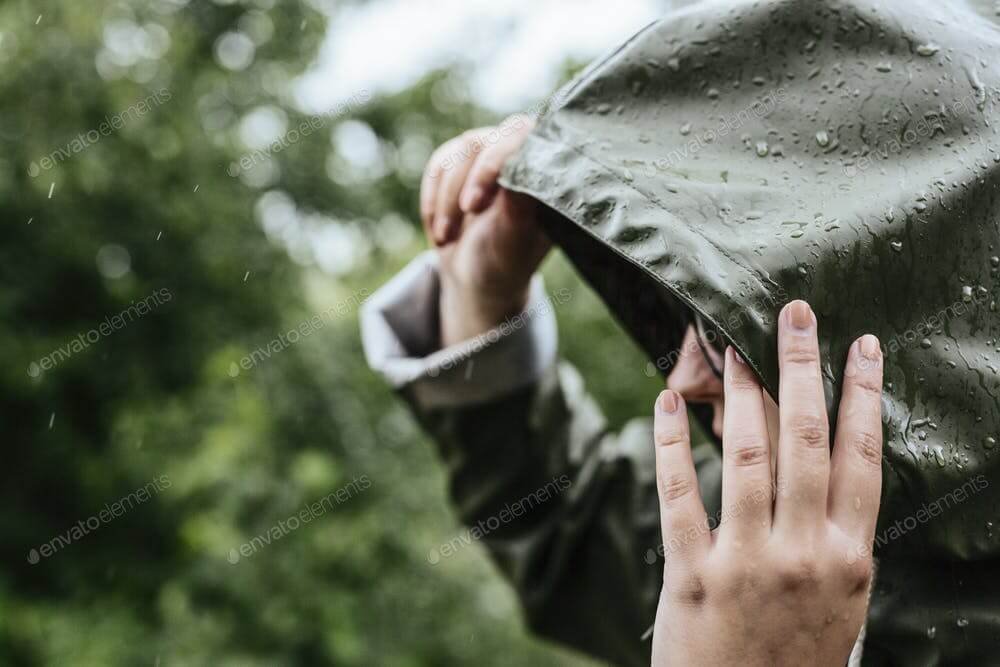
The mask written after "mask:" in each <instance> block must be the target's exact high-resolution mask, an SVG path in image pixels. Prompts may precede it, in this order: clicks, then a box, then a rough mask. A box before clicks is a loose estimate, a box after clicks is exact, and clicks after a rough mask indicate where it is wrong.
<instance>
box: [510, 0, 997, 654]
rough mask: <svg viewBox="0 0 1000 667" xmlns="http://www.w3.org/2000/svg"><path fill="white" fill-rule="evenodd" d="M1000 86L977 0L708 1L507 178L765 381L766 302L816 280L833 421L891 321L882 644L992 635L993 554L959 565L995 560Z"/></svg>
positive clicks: (619, 278) (770, 318)
mask: <svg viewBox="0 0 1000 667" xmlns="http://www.w3.org/2000/svg"><path fill="white" fill-rule="evenodd" d="M980 5H981V6H982V7H983V11H984V12H985V13H986V14H987V15H989V16H992V15H993V13H994V9H993V6H992V5H989V6H985V5H982V3H980ZM998 103H1000V31H998V29H997V27H996V26H995V25H994V23H993V22H992V21H991V20H988V19H987V18H985V17H984V16H983V15H982V14H977V13H974V12H973V10H972V9H969V8H967V7H966V6H965V5H964V4H963V3H936V2H935V3H932V2H911V3H902V2H890V3H869V2H853V3H837V2H813V1H809V2H806V1H799V2H783V3H774V4H767V3H757V4H739V5H725V6H720V5H714V6H712V7H695V8H693V9H691V10H688V11H687V12H686V13H684V14H681V15H675V16H673V17H671V18H669V19H667V20H664V21H661V22H659V23H656V24H653V25H652V26H650V27H648V28H647V29H646V30H644V31H643V32H641V33H640V34H639V35H637V36H636V37H634V38H633V39H632V40H631V41H630V42H629V43H628V44H626V45H624V46H623V47H622V48H621V49H620V50H619V51H617V52H616V53H614V54H612V55H611V56H610V57H609V58H607V59H606V60H604V61H602V62H600V63H598V64H597V65H595V66H593V67H592V68H591V69H589V70H588V71H587V72H585V73H584V74H583V75H581V77H580V78H579V79H578V80H577V81H576V82H575V84H574V85H572V86H571V87H569V88H568V89H567V91H566V93H565V97H564V100H563V106H562V108H560V109H559V110H558V111H556V112H554V113H552V114H550V115H549V116H548V117H547V118H546V120H545V121H544V122H543V123H542V124H541V125H540V127H539V128H538V129H537V130H536V132H535V133H534V135H533V136H532V137H531V138H530V140H529V142H528V144H527V145H526V147H525V149H524V150H523V152H522V153H521V155H520V156H519V158H518V160H516V161H515V162H514V163H513V164H512V165H509V168H508V170H507V172H506V174H505V178H506V182H507V184H508V185H509V186H510V187H512V188H514V189H518V190H521V191H524V192H527V193H530V194H532V195H533V196H535V197H536V198H538V199H540V200H542V201H543V202H545V203H547V204H548V205H549V206H551V207H552V208H553V209H555V210H557V211H559V212H561V213H562V214H563V215H564V216H566V218H568V219H569V220H571V221H572V222H570V221H569V220H566V219H564V218H559V217H557V216H553V220H551V221H550V223H549V224H550V229H551V233H552V235H553V236H554V238H555V239H556V240H557V242H559V243H560V245H561V246H562V247H563V248H564V250H565V251H566V252H567V254H568V255H569V256H570V258H571V259H572V260H573V261H574V263H575V264H576V265H577V266H578V267H579V268H580V270H581V272H582V273H583V274H584V275H585V277H586V278H587V279H588V280H589V281H590V282H591V283H592V284H593V285H594V286H595V288H596V289H597V290H598V292H599V293H601V294H602V296H603V297H604V298H605V300H606V301H607V302H608V303H609V306H610V307H611V308H612V310H614V311H615V313H616V314H617V315H618V316H619V317H620V318H621V319H622V320H623V322H625V324H626V326H627V327H628V328H629V330H630V331H631V332H632V333H633V335H634V336H635V337H636V338H637V340H639V342H640V343H641V344H642V345H643V346H644V348H645V349H646V350H647V351H648V352H649V353H650V355H651V357H653V358H660V357H669V355H670V352H671V350H672V349H674V348H675V347H676V345H677V342H678V340H679V330H678V327H679V326H680V325H681V320H680V319H679V318H678V317H677V316H676V315H674V314H672V313H669V312H666V311H669V310H671V309H673V310H675V311H676V310H678V308H677V306H676V303H677V299H680V300H681V301H683V302H685V303H688V304H690V305H692V306H693V307H695V308H696V309H698V310H699V311H701V312H702V313H703V314H704V315H705V316H706V317H707V318H708V319H710V320H711V321H712V322H713V323H714V324H715V325H717V326H718V327H719V328H721V329H722V330H724V331H725V332H727V334H728V335H729V337H730V339H731V341H732V343H733V344H734V345H736V346H737V347H738V349H739V350H741V351H742V353H743V354H744V356H745V357H747V358H748V360H749V361H750V362H751V364H752V365H753V366H754V368H755V369H757V371H758V373H759V374H760V376H761V377H762V379H763V380H764V382H765V384H766V386H767V387H768V388H769V390H770V391H771V392H772V394H774V393H776V392H775V391H774V390H775V388H776V382H777V365H776V358H775V340H776V338H775V336H776V325H775V320H774V318H775V316H776V315H777V312H778V310H779V309H780V306H781V305H782V304H783V303H785V302H787V301H789V300H791V299H795V298H801V299H805V300H807V301H808V302H809V303H810V304H811V305H812V306H813V308H814V309H815V311H816V313H817V316H818V318H819V322H820V335H821V345H822V347H823V352H824V361H825V366H824V369H825V370H824V376H825V384H826V388H827V396H828V402H829V405H830V407H831V416H832V417H835V412H833V408H834V406H835V405H836V397H837V395H838V392H839V387H840V381H841V377H840V374H841V369H842V368H843V367H844V361H845V359H846V356H847V349H848V346H849V345H850V344H851V343H852V342H853V341H854V340H855V338H857V337H858V336H859V335H861V334H863V333H874V334H876V335H877V336H878V337H879V338H880V340H881V341H882V345H883V350H884V353H885V381H886V384H885V394H884V399H883V416H884V424H883V427H884V433H885V445H884V458H883V461H884V464H883V468H884V475H885V477H884V479H885V483H884V501H883V507H882V512H881V516H880V524H879V532H878V535H879V536H881V538H882V539H881V542H878V543H877V553H879V554H880V555H881V557H882V559H883V568H889V569H891V570H892V574H891V575H887V576H886V577H885V579H884V580H883V581H884V582H888V583H880V586H881V589H880V590H877V592H876V601H875V602H874V603H873V611H872V621H871V625H872V627H871V628H870V629H869V637H870V644H871V645H872V647H873V648H872V653H871V655H872V656H877V655H880V650H881V649H879V648H878V646H879V645H880V642H881V641H882V638H888V637H890V636H893V637H895V639H894V640H892V641H889V640H888V639H886V641H888V642H889V644H888V646H890V649H887V650H888V651H889V653H890V654H893V651H894V650H895V649H891V646H894V645H897V644H898V645H899V650H900V651H904V649H903V647H902V644H900V642H899V638H900V637H906V638H907V640H910V639H912V641H913V644H912V645H910V646H907V647H906V648H905V653H895V654H894V655H896V657H897V658H899V657H900V656H903V655H905V656H906V659H907V662H912V661H916V662H920V661H923V660H931V661H934V660H939V661H950V660H959V659H973V658H974V657H975V656H980V655H985V653H980V651H984V650H985V647H986V646H992V647H993V648H994V649H995V648H996V647H997V642H998V641H1000V640H998V638H997V637H998V635H1000V591H998V590H995V589H1000V560H995V561H993V562H994V563H996V567H992V568H990V567H984V565H985V564H980V565H977V566H975V567H973V566H972V565H969V566H968V568H967V569H966V570H963V561H982V560H986V559H997V558H998V557H1000V531H997V530H995V529H994V528H993V524H994V523H995V522H996V520H997V516H996V515H997V509H998V500H1000V450H998V448H997V447H996V442H997V438H1000V374H998V372H1000V317H998V312H997V311H998V306H997V300H998V299H1000V230H998V221H1000V201H998V188H997V185H998V181H1000V137H998V136H997V132H996V128H997V126H998V125H997V123H998V121H1000V114H998V106H997V105H998ZM661 368H662V366H661ZM942 505H943V506H944V507H942ZM933 506H937V507H938V508H939V509H940V510H941V511H940V512H938V513H937V514H936V515H934V516H930V513H931V512H933V510H932V509H930V508H931V507H933ZM916 559H935V563H936V565H934V566H933V567H931V565H930V564H924V565H922V566H919V567H918V566H917V565H915V564H914V561H915V560H916ZM931 570H933V571H938V572H940V577H938V578H935V580H934V581H929V580H927V577H928V576H929V575H928V572H929V571H931ZM911 571H912V574H907V573H908V572H911ZM990 573H992V574H990ZM970 576H971V579H970ZM941 577H944V579H942V578H941ZM901 582H909V587H908V588H900V586H901V585H902V584H901ZM887 587H888V588H887ZM990 591H992V593H991V592H990ZM918 615H919V617H918ZM960 621H964V623H962V622H960ZM931 628H933V630H931ZM903 643H904V644H905V643H907V642H903ZM994 655H995V654H994ZM874 659H875V657H872V658H870V660H874Z"/></svg>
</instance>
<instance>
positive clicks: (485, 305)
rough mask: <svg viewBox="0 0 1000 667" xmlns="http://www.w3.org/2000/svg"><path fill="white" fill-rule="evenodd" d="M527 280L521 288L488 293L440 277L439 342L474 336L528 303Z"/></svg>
mask: <svg viewBox="0 0 1000 667" xmlns="http://www.w3.org/2000/svg"><path fill="white" fill-rule="evenodd" d="M529 286H530V282H529V283H528V284H526V285H524V287H522V288H518V289H514V290H506V291H503V292H501V293H491V292H486V291H484V290H477V289H468V288H462V287H461V286H458V285H455V284H452V283H449V281H447V280H442V281H441V296H440V304H439V308H440V326H441V346H442V347H449V346H451V345H455V344H456V343H461V342H462V341H466V340H469V339H470V338H475V337H476V336H479V335H481V334H484V333H486V332H487V331H489V330H491V329H493V328H495V327H497V326H499V325H500V324H501V323H503V321H504V320H506V319H508V318H511V317H513V316H515V315H517V314H518V313H520V312H522V311H523V310H524V308H525V306H526V305H527V303H528V295H529Z"/></svg>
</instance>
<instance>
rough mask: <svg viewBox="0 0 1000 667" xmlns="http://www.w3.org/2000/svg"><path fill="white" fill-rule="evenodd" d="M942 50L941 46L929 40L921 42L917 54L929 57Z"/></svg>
mask: <svg viewBox="0 0 1000 667" xmlns="http://www.w3.org/2000/svg"><path fill="white" fill-rule="evenodd" d="M940 50H941V47H940V46H938V45H937V44H932V43H930V42H928V43H927V44H921V45H920V46H918V47H917V55H921V56H923V57H925V58H929V57H930V56H933V55H934V54H935V53H937V52H938V51H940Z"/></svg>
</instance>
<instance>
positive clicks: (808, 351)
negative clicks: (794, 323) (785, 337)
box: [781, 341, 819, 367]
mask: <svg viewBox="0 0 1000 667" xmlns="http://www.w3.org/2000/svg"><path fill="white" fill-rule="evenodd" d="M781 359H782V361H784V362H785V363H786V364H792V365H796V366H817V367H818V366H819V350H818V349H817V347H816V342H815V341H811V342H806V341H793V342H788V343H786V344H785V349H784V351H783V352H782V355H781Z"/></svg>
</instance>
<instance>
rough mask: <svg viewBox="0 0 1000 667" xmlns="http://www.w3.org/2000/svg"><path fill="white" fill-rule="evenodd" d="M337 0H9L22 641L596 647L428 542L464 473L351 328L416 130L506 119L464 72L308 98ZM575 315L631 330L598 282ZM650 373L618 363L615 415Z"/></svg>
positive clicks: (128, 656) (256, 656)
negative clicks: (520, 607)
mask: <svg viewBox="0 0 1000 667" xmlns="http://www.w3.org/2000/svg"><path fill="white" fill-rule="evenodd" d="M319 4H320V3H319V0H315V1H313V2H307V1H305V0H287V1H285V2H275V1H274V0H225V1H223V0H217V1H216V2H208V1H205V0H200V1H199V0H195V1H192V2H190V3H189V2H187V1H186V0H149V1H146V2H139V1H125V0H119V1H115V2H111V1H107V2H78V1H76V0H51V1H50V2H47V3H44V4H42V5H38V4H35V3H29V2H13V3H4V4H3V5H0V65H2V67H0V144H2V150H0V176H2V178H0V188H2V202H3V204H2V205H3V217H4V224H3V227H2V232H0V233H2V235H3V243H2V244H0V253H2V257H0V276H2V279H0V317H2V320H3V322H4V323H5V326H4V327H2V328H0V345H2V346H3V349H4V350H5V351H6V352H7V362H6V363H4V364H3V365H2V366H0V396H2V403H0V406H2V407H0V410H2V413H0V415H2V417H0V418H2V424H3V430H4V436H5V437H4V441H5V447H4V454H5V464H4V465H3V467H2V472H0V494H2V495H0V498H2V503H0V528H2V534H3V536H4V539H3V540H2V542H0V562H2V563H3V568H2V570H0V664H5V665H6V664H11V665H18V664H53V665H56V664H58V665H64V664H69V665H119V664H120V665H133V664H135V665H139V664H143V665H154V664H160V665H207V664H212V665H257V664H259V665H265V664H266V665H324V664H337V665H372V664H378V665H423V664H427V665H441V664H467V663H470V662H477V663H483V664H511V665H514V664H517V665H520V664H543V663H544V664H560V663H565V664H570V663H571V662H572V663H574V664H579V660H578V659H577V658H575V657H574V658H572V659H571V658H570V657H569V656H568V655H567V654H565V653H562V652H558V651H555V650H553V649H551V648H549V647H546V646H543V645H541V644H538V643H536V642H534V641H533V640H530V639H528V638H526V636H525V635H524V632H523V630H522V629H521V627H520V624H519V622H518V617H517V614H516V610H515V603H514V601H513V598H512V596H511V594H510V592H509V591H508V590H507V589H506V588H505V587H504V586H503V585H502V583H501V582H500V580H499V579H498V577H497V575H496V574H495V573H494V572H493V571H492V570H491V569H490V568H489V566H488V564H487V563H486V562H485V560H484V558H483V556H482V552H481V551H480V550H479V549H478V547H475V546H472V547H469V548H468V549H466V550H465V551H464V552H463V553H461V554H459V555H457V556H455V557H453V558H452V559H450V560H448V561H446V562H441V563H438V564H434V565H432V564H431V563H430V562H429V561H428V559H427V554H428V551H429V550H430V549H431V548H433V547H435V546H438V545H439V544H440V543H441V542H444V541H447V540H449V539H451V537H453V536H454V534H455V532H456V531H458V527H457V525H456V523H455V521H454V519H453V518H452V516H451V514H450V513H449V511H448V509H447V505H446V502H445V498H444V492H443V487H444V484H443V478H442V474H441V471H440V470H438V468H437V466H436V462H435V460H434V458H433V456H432V454H431V448H430V447H428V446H427V445H426V443H423V442H421V440H422V438H421V436H420V434H419V433H417V431H416V430H415V427H414V426H413V423H412V421H410V419H409V418H408V417H407V416H406V415H405V414H404V412H403V411H402V409H401V408H400V407H399V405H398V404H397V403H396V402H395V401H394V400H393V399H392V396H391V394H390V392H389V391H388V390H387V389H386V388H385V387H384V386H382V384H381V383H380V382H379V381H378V380H377V379H376V378H374V377H373V376H372V375H371V374H370V373H369V372H368V371H367V369H366V367H365V365H364V361H363V358H362V353H361V349H360V343H359V341H358V340H357V322H356V315H357V306H358V303H359V302H360V301H361V300H363V299H364V297H365V296H366V295H367V294H369V293H370V292H371V291H373V290H374V288H375V287H376V286H377V285H378V284H380V283H381V282H383V281H384V280H385V279H386V278H387V277H388V276H389V275H391V273H392V272H394V271H395V270H397V269H398V268H399V267H400V266H401V265H402V264H403V263H404V261H405V260H406V259H407V258H408V257H409V256H412V254H413V253H414V252H415V251H416V250H417V248H418V247H419V244H420V241H419V238H418V235H419V229H418V226H417V225H416V224H415V221H414V220H413V215H412V214H413V211H414V210H415V208H416V187H417V183H418V179H419V173H420V169H421V167H422V163H423V160H424V159H426V157H427V154H428V153H429V152H430V150H431V148H433V146H435V145H436V144H438V143H440V142H442V141H444V140H445V139H447V138H449V137H451V136H453V135H454V134H456V133H457V132H459V131H461V130H463V129H465V128H468V127H470V126H473V125H478V124H482V123H485V122H490V121H495V120H496V119H495V118H493V117H492V116H491V115H490V114H488V113H486V112H484V111H482V110H481V109H478V108H477V107H476V105H475V104H473V103H472V102H470V101H469V100H468V96H467V94H466V93H465V92H464V89H463V84H462V77H461V76H460V73H458V72H455V71H452V72H440V73H434V74H432V75H429V76H428V77H427V78H426V79H425V80H423V81H421V82H419V83H418V84H416V85H415V86H413V87H412V88H411V89H409V90H407V91H404V92H402V93H400V94H398V95H394V96H389V97H381V98H377V99H372V97H371V92H372V91H358V94H357V97H356V98H355V102H358V101H359V100H360V102H358V103H356V104H354V105H353V106H350V108H345V109H342V111H344V112H345V113H343V114H341V115H339V116H338V115H329V116H326V117H323V118H319V119H313V118H310V117H308V116H306V115H304V114H302V113H300V112H298V111H296V110H295V108H294V107H293V105H292V103H291V97H290V92H289V85H290V82H291V79H292V77H293V76H295V75H296V74H298V73H300V72H301V71H302V70H303V69H304V68H305V67H306V65H307V64H308V63H309V62H310V61H311V60H312V59H313V58H314V56H315V53H316V50H317V48H318V44H319V42H320V40H321V38H322V35H323V33H324V30H325V22H326V20H327V18H326V17H327V15H329V14H332V13H334V12H335V10H336V7H335V6H333V5H332V4H331V3H325V4H326V5H327V6H325V8H324V12H320V11H318V10H317V6H318V5H319ZM373 48H380V47H377V46H373ZM307 126H308V127H310V128H312V130H313V131H311V132H310V133H309V135H308V136H306V133H305V132H300V133H299V134H298V135H292V131H293V130H295V129H298V128H305V127H307ZM331 135H332V143H331ZM261 136H265V137H268V139H267V141H266V142H265V144H264V147H263V149H262V148H261V145H260V144H259V142H258V140H259V138H260V137H261ZM293 136H295V137H297V139H296V140H295V141H293V140H292V138H293ZM359 136H360V137H361V138H362V139H363V138H365V137H368V138H369V139H370V138H371V137H375V146H376V149H377V150H376V151H375V159H374V160H373V161H371V162H370V164H367V165H362V166H359V165H357V164H355V163H352V162H351V161H350V159H348V158H349V156H346V157H345V151H344V150H343V148H344V147H343V146H342V145H341V143H342V142H343V141H346V140H348V139H351V138H352V137H355V138H357V137H359ZM274 141H279V143H278V144H274V143H272V142H274ZM268 146H270V147H271V148H268ZM255 150H259V151H261V152H257V153H255V152H254V151H255ZM248 156H249V159H250V160H251V161H252V162H253V163H254V164H253V165H252V166H251V167H250V168H249V169H244V168H243V167H242V166H241V160H242V159H244V158H248ZM317 266H318V267H320V268H323V269H325V270H326V273H323V272H320V271H318V270H317V268H316V267H317ZM330 272H333V273H334V274H336V275H337V277H335V278H334V277H331V276H330ZM549 272H550V274H551V276H550V280H552V281H554V282H555V283H557V284H559V283H563V284H572V285H574V287H576V284H575V283H574V282H573V280H572V278H571V276H570V274H569V272H568V270H567V269H566V267H565V265H564V264H562V263H560V262H559V261H558V260H557V261H556V262H555V263H554V264H552V265H550V268H549ZM154 295H155V296H154ZM168 297H169V298H168ZM139 303H142V304H143V305H142V306H139V305H137V304H139ZM330 313H332V314H330ZM328 314H330V315H328ZM315 316H319V317H320V320H321V322H322V324H321V325H317V324H315V322H316V320H314V319H313V318H314V317H315ZM115 318H122V319H121V320H116V319H115ZM560 318H561V319H564V320H565V322H566V326H567V327H568V328H569V329H570V330H573V329H575V328H576V326H575V325H580V324H581V323H583V322H587V323H588V327H589V330H590V331H593V332H594V334H593V335H594V336H602V335H603V336H608V337H610V338H609V339H608V342H607V343H606V346H605V347H604V348H603V349H604V350H610V349H612V348H613V347H615V346H616V345H620V342H616V339H619V338H620V332H618V331H617V330H616V328H615V327H614V325H613V324H610V323H608V322H607V321H606V317H603V310H602V309H601V308H600V306H599V305H598V304H597V302H596V300H594V299H593V297H591V296H590V295H588V294H586V293H584V295H583V297H582V298H580V299H575V300H574V301H573V302H572V304H571V305H569V306H568V307H567V308H566V310H565V311H564V312H562V313H560ZM602 318H603V322H602V323H601V324H600V325H599V326H597V327H596V328H594V327H592V326H591V323H592V322H595V321H598V320H602ZM126 320H127V321H126ZM119 322H123V324H122V325H121V326H119ZM303 323H307V325H306V326H307V329H308V331H309V334H307V335H306V334H302V333H298V334H297V335H295V336H294V337H295V338H296V339H297V342H293V341H291V339H292V338H293V336H292V333H291V332H292V331H293V330H295V331H297V332H301V331H302V329H300V326H303ZM309 323H311V324H309ZM102 327H103V328H102ZM92 334H93V336H92ZM91 338H94V340H91ZM594 349H596V348H595V346H594V345H592V344H589V345H588V344H587V342H586V341H583V342H580V343H578V344H577V346H576V347H573V346H572V345H571V349H570V353H571V356H572V355H577V356H579V357H580V359H578V360H577V361H578V362H579V363H581V365H583V366H584V367H585V368H589V369H590V370H591V371H593V372H595V373H596V374H597V375H598V376H599V377H603V376H604V374H605V371H607V376H608V377H610V376H611V375H612V372H611V371H612V369H613V368H615V367H618V368H619V369H620V367H621V363H622V361H621V354H620V353H616V356H615V358H610V357H609V356H608V355H604V356H602V355H593V354H592V351H593V350H594ZM249 355H255V356H254V357H253V361H250V362H248V361H247V360H248V359H249V358H250V356H249ZM625 356H626V357H627V361H626V363H627V364H631V365H632V367H634V368H635V370H636V374H637V375H640V374H641V372H642V367H643V366H642V363H643V362H642V361H641V358H640V357H639V356H638V355H637V354H636V353H635V352H634V351H629V352H627V353H626V355H625ZM619 377H620V374H619ZM648 384H649V383H648V382H645V381H642V382H638V383H631V384H629V386H627V387H624V388H622V387H621V386H620V384H619V385H612V384H610V383H602V382H601V381H598V383H597V386H596V389H597V390H598V392H599V393H600V392H601V391H602V390H603V391H604V392H605V394H606V395H607V396H608V397H610V396H612V395H615V396H616V400H615V403H614V406H615V407H614V408H613V410H612V415H613V417H615V418H616V419H617V420H619V421H620V419H622V418H624V417H625V416H631V415H627V414H626V412H627V408H626V406H627V405H628V404H629V402H630V401H631V400H632V399H633V398H635V397H638V396H640V395H643V394H644V393H648V391H649V389H648V386H647V385H648ZM602 387H603V389H602ZM634 404H635V403H632V405H634ZM358 480H367V485H365V484H364V483H359V481H358ZM362 487H364V488H362ZM140 489H144V492H143V493H142V494H140V493H138V491H139V490H140ZM338 490H342V491H343V490H347V491H346V492H347V493H348V495H349V497H348V498H347V499H346V500H344V501H343V502H337V503H330V504H329V509H325V510H324V511H323V512H322V515H321V516H319V517H317V518H316V519H315V520H314V521H312V522H311V523H309V524H308V525H305V524H303V525H302V526H301V527H299V528H298V529H295V530H289V531H287V532H285V530H284V529H282V530H281V531H280V537H277V538H275V539H273V540H272V542H271V543H270V544H268V545H264V546H261V547H260V548H256V547H255V548H254V549H252V550H251V552H250V555H245V553H244V554H243V555H241V551H240V548H241V545H244V544H248V543H249V541H250V540H251V538H253V537H254V536H260V535H264V534H267V533H269V532H273V530H274V529H275V528H274V527H275V526H279V525H284V526H286V527H287V526H288V525H289V518H290V517H292V516H293V515H295V516H297V515H298V514H299V513H300V511H302V510H303V509H304V508H309V507H314V505H313V504H314V503H316V502H317V501H320V500H321V499H323V498H324V497H327V496H328V494H331V493H333V492H337V491H338ZM130 494H132V497H133V498H138V499H139V500H138V501H135V500H132V501H129V502H130V508H129V509H128V510H127V511H124V513H123V514H122V515H121V516H117V513H115V515H114V516H112V515H108V516H109V517H110V518H108V519H105V518H104V517H105V515H102V514H101V512H102V510H107V508H108V507H110V506H112V505H114V504H115V503H116V502H118V501H120V500H121V499H123V498H127V497H128V496H129V495H130ZM108 511H110V510H108ZM92 517H93V518H94V519H93V522H97V524H98V525H97V527H92V523H93V522H88V520H90V519H91V518H92ZM81 522H82V523H81ZM279 522H282V523H281V524H279ZM81 526H82V527H85V528H86V531H84V530H83V529H82V528H81ZM74 527H76V531H77V532H76V533H75V534H74ZM58 536H65V537H63V538H59V537H58ZM60 539H61V540H62V542H61V545H60V544H56V543H55V542H54V541H58V540H60ZM257 544H258V545H260V544H263V543H262V542H261V541H260V540H258V542H257ZM45 546H47V547H48V548H47V549H46V548H45ZM233 561H235V562H233Z"/></svg>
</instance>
